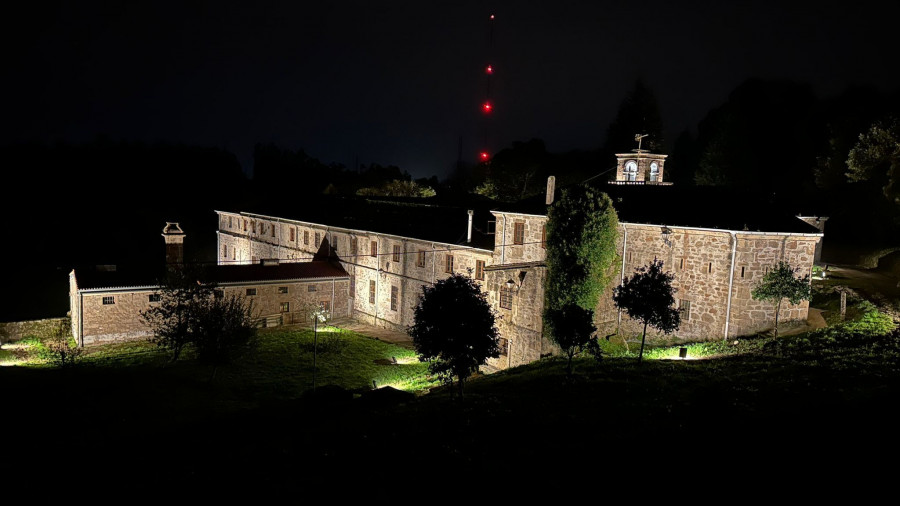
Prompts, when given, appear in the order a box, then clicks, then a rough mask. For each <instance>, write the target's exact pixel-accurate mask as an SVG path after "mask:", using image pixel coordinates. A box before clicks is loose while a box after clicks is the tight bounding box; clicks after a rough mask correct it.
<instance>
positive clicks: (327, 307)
mask: <svg viewBox="0 0 900 506" xmlns="http://www.w3.org/2000/svg"><path fill="white" fill-rule="evenodd" d="M319 307H320V308H321V309H322V310H323V311H331V301H328V300H322V301H319Z"/></svg>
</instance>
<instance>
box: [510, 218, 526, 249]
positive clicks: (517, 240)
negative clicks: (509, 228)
mask: <svg viewBox="0 0 900 506" xmlns="http://www.w3.org/2000/svg"><path fill="white" fill-rule="evenodd" d="M513 244H525V222H524V221H517V222H516V224H515V228H513Z"/></svg>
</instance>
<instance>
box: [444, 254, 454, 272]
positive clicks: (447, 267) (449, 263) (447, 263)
mask: <svg viewBox="0 0 900 506" xmlns="http://www.w3.org/2000/svg"><path fill="white" fill-rule="evenodd" d="M444 273H446V274H453V255H452V254H450V253H447V254H445V255H444Z"/></svg>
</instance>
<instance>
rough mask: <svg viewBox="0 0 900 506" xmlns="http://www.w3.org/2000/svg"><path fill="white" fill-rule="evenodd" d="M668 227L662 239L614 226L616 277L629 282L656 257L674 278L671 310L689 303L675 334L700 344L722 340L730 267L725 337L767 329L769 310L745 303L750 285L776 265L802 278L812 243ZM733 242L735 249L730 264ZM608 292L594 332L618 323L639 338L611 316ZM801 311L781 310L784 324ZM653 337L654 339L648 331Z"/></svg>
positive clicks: (808, 238) (650, 230)
mask: <svg viewBox="0 0 900 506" xmlns="http://www.w3.org/2000/svg"><path fill="white" fill-rule="evenodd" d="M626 228H627V241H626V237H625V230H626ZM668 229H669V234H668V237H664V236H663V234H662V227H660V226H654V225H632V224H627V225H624V224H620V226H619V238H618V250H619V255H620V258H621V259H624V262H623V264H624V270H623V274H624V275H625V276H631V275H633V274H634V272H635V269H636V268H638V267H641V266H644V265H647V264H649V263H650V262H651V261H652V260H653V259H654V258H659V259H661V260H662V261H663V265H664V269H665V270H667V271H670V272H672V273H673V274H674V275H675V279H674V281H673V286H674V287H675V288H676V290H677V291H676V293H675V299H676V305H679V306H683V302H681V301H687V302H689V303H690V310H689V312H688V311H686V312H684V313H683V314H682V324H681V328H679V330H678V331H677V332H676V335H677V336H678V337H682V338H688V339H700V340H703V339H721V338H722V337H723V336H724V335H725V323H726V315H727V314H729V309H728V296H729V290H728V288H729V280H730V279H731V277H732V269H733V282H732V285H731V288H732V290H731V309H730V319H729V324H728V326H729V329H728V336H729V337H734V336H741V335H748V334H753V333H756V332H760V331H763V330H767V329H770V328H771V327H772V326H773V324H774V320H775V310H774V307H773V306H772V305H771V304H767V303H763V302H760V301H755V300H753V299H752V297H751V295H750V292H751V290H752V288H753V286H755V285H756V284H757V283H758V282H759V281H760V280H761V279H762V277H763V275H765V273H766V272H767V269H769V268H771V267H773V266H774V265H775V264H776V263H777V262H779V261H781V260H785V261H787V262H789V263H790V264H791V265H792V266H794V267H797V268H798V269H799V271H798V273H799V274H801V275H803V274H808V273H809V272H810V269H811V268H812V265H813V259H814V256H815V248H816V243H817V242H818V241H819V239H820V237H817V236H813V235H802V234H796V235H792V234H774V233H772V234H765V233H755V232H746V231H735V232H729V231H718V230H697V229H687V228H679V227H668ZM735 240H736V241H737V244H736V246H735V255H734V265H733V266H732V261H731V257H732V246H733V241H735ZM625 242H627V246H625V244H624V243H625ZM623 247H624V248H625V249H624V250H623ZM612 290H613V287H612V286H611V287H610V288H609V289H608V290H607V293H605V294H604V296H603V300H602V301H601V303H600V305H599V307H598V309H597V322H598V327H600V328H601V331H602V332H606V333H611V332H613V331H614V330H615V328H616V324H618V323H620V322H621V324H620V325H619V331H620V332H624V333H626V334H632V335H636V334H638V333H640V332H641V330H642V326H641V325H640V324H639V323H638V322H634V321H631V320H629V319H628V318H627V317H626V316H624V315H619V314H618V313H617V311H616V310H615V308H614V307H613V305H612V302H611V299H612ZM808 309H809V302H808V301H804V302H802V303H801V304H799V305H796V306H792V305H788V304H785V305H784V306H783V307H782V313H781V314H782V317H783V318H784V321H785V322H788V321H790V320H797V321H805V320H806V317H807V313H808ZM614 322H615V323H614ZM653 335H654V337H656V336H657V335H656V334H655V333H654V334H653Z"/></svg>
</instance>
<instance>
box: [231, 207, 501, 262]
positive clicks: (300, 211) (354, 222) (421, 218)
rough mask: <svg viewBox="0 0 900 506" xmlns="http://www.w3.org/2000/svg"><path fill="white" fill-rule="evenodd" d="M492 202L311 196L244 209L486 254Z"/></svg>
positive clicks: (491, 242) (491, 238)
mask: <svg viewBox="0 0 900 506" xmlns="http://www.w3.org/2000/svg"><path fill="white" fill-rule="evenodd" d="M492 207H494V202H493V201H491V200H490V199H485V198H482V197H478V196H474V197H473V196H463V197H459V198H438V197H432V198H424V199H419V198H417V199H413V198H397V197H392V198H387V197H385V198H379V197H342V196H329V195H316V196H310V197H308V198H304V199H303V201H300V202H292V203H286V204H278V203H276V202H261V203H259V204H256V205H251V206H250V207H249V208H247V209H246V211H247V214H258V215H262V216H271V217H278V218H284V219H292V220H297V221H304V222H309V223H317V224H321V225H326V226H330V227H338V228H347V229H352V230H362V231H368V232H376V233H380V234H387V235H396V236H401V237H410V238H413V239H422V240H425V241H434V242H441V243H445V244H459V245H467V246H472V247H475V248H480V249H487V250H492V249H493V248H494V236H493V235H488V234H487V233H486V232H487V223H488V221H493V220H494V217H493V216H492V215H491V214H490V210H491V208H492ZM470 209H471V210H473V211H474V215H473V217H472V242H471V243H466V234H467V228H468V220H469V216H468V210H470Z"/></svg>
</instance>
